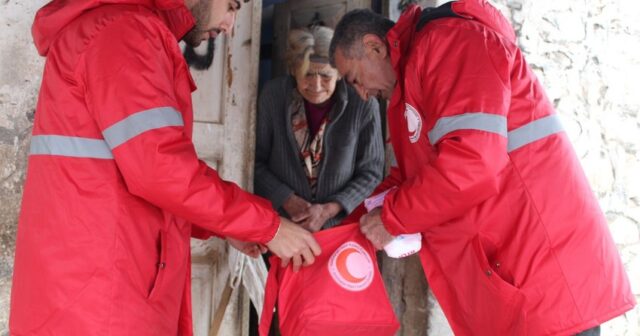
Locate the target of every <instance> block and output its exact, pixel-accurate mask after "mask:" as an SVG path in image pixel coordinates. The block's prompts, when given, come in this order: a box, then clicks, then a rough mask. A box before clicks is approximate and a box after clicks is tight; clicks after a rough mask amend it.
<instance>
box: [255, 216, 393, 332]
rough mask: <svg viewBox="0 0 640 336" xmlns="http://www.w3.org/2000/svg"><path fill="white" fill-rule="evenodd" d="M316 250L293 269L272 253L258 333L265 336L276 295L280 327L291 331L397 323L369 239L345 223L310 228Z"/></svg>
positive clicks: (384, 327) (371, 328)
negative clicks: (318, 250)
mask: <svg viewBox="0 0 640 336" xmlns="http://www.w3.org/2000/svg"><path fill="white" fill-rule="evenodd" d="M314 236H315V238H316V240H317V241H318V243H319V244H320V247H321V248H322V254H321V255H320V256H318V257H316V261H315V263H314V264H313V265H311V266H309V267H302V268H301V269H300V271H299V272H298V273H294V272H293V270H292V268H291V266H287V267H286V268H282V267H280V259H279V258H278V257H276V256H272V257H271V259H270V263H271V269H270V270H269V276H268V278H267V285H266V290H265V300H264V306H263V309H262V316H261V319H260V327H259V331H260V335H261V336H267V335H268V333H269V328H270V326H271V319H272V317H273V308H274V306H275V304H276V299H277V301H278V319H279V321H280V333H281V334H282V335H283V336H288V335H293V336H298V335H332V336H337V335H349V336H383V335H393V334H394V333H395V332H396V330H397V329H398V328H399V324H398V321H397V319H396V316H395V314H394V313H393V308H392V307H391V303H390V302H389V298H388V296H387V292H386V290H385V288H384V283H383V281H382V277H381V276H380V271H379V270H378V263H377V262H376V257H375V256H376V255H375V249H374V248H373V245H371V243H370V242H369V241H368V240H367V239H366V238H365V237H364V236H363V235H362V233H360V229H359V227H358V224H349V225H343V226H338V227H335V228H331V229H328V230H324V231H320V232H318V233H315V234H314Z"/></svg>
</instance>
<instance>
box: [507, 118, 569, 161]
mask: <svg viewBox="0 0 640 336" xmlns="http://www.w3.org/2000/svg"><path fill="white" fill-rule="evenodd" d="M562 130H563V129H562V124H561V123H560V118H558V116H557V115H555V114H552V115H550V116H547V117H544V118H540V119H538V120H535V121H532V122H530V123H528V124H526V125H524V126H521V127H519V128H516V129H515V130H513V131H511V132H509V144H508V146H507V151H508V152H512V151H514V150H516V149H518V148H520V147H522V146H525V145H528V144H530V143H532V142H534V141H538V140H540V139H542V138H544V137H547V136H549V135H552V134H555V133H558V132H562Z"/></svg>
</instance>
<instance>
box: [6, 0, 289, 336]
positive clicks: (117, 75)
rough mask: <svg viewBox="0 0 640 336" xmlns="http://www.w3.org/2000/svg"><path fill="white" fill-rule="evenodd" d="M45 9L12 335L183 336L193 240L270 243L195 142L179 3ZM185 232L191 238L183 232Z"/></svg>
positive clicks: (266, 217) (260, 222)
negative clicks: (197, 236) (215, 236)
mask: <svg viewBox="0 0 640 336" xmlns="http://www.w3.org/2000/svg"><path fill="white" fill-rule="evenodd" d="M108 2H109V1H104V0H101V1H98V0H75V1H62V0H61V1H53V2H51V3H49V4H48V5H47V6H45V7H43V8H42V9H41V10H40V11H39V12H38V14H37V16H36V19H35V22H34V25H33V35H34V39H35V42H36V46H37V47H38V50H39V52H40V53H41V54H42V55H44V56H46V58H47V60H46V64H45V70H44V77H43V80H42V87H41V90H40V96H39V100H38V105H37V110H36V118H35V124H34V127H33V137H32V145H31V154H30V156H29V168H28V172H27V179H26V185H25V189H24V197H23V202H22V211H21V214H20V219H19V225H18V233H17V243H16V257H15V268H14V278H13V288H12V293H11V294H12V298H11V317H10V330H11V333H12V335H13V334H15V335H24V334H52V335H97V334H100V335H125V334H126V335H176V334H181V335H189V334H191V333H192V331H191V329H192V327H191V313H190V310H191V302H190V288H189V283H190V276H189V273H190V268H191V265H190V244H189V242H190V236H191V235H192V231H196V230H195V229H196V227H195V225H198V227H197V228H198V230H197V231H198V232H199V233H200V235H202V233H205V236H206V233H207V232H212V233H216V234H218V235H221V236H229V237H234V238H238V239H242V240H249V241H257V242H262V243H266V242H267V241H269V240H270V239H271V238H272V237H273V236H274V234H275V232H276V230H277V226H278V223H279V219H278V217H277V215H276V213H275V212H274V211H273V210H272V209H271V205H270V204H269V202H268V201H266V200H263V199H260V198H258V197H256V196H253V195H251V194H248V193H246V192H244V191H242V190H241V189H240V188H239V187H238V186H236V185H235V184H233V183H229V182H225V181H223V180H221V179H220V177H219V176H218V174H217V173H216V171H215V170H213V169H211V168H209V167H207V165H205V164H204V163H203V162H202V161H199V160H198V158H197V156H196V152H195V150H194V146H193V143H192V141H191V133H192V123H193V116H192V104H191V92H192V90H193V89H195V86H194V84H193V82H192V80H191V77H190V74H189V70H188V67H187V64H186V63H185V61H184V59H183V57H182V55H181V51H180V49H179V47H178V43H177V39H178V38H180V37H181V36H182V35H184V34H185V33H186V32H187V31H188V30H189V29H190V28H191V27H192V26H193V18H192V16H191V14H190V12H189V11H188V9H187V8H186V7H185V6H184V2H183V1H181V0H172V1H169V0H164V1H161V0H156V1H153V0H126V1H122V0H120V1H117V0H113V1H112V2H113V3H111V4H109V3H108ZM191 223H193V224H194V225H192V224H191Z"/></svg>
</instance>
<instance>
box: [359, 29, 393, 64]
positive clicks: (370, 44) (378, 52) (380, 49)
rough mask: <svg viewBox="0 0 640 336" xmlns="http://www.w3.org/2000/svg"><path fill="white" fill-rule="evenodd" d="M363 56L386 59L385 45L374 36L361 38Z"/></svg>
mask: <svg viewBox="0 0 640 336" xmlns="http://www.w3.org/2000/svg"><path fill="white" fill-rule="evenodd" d="M362 45H364V51H365V54H367V55H369V56H373V57H376V58H385V57H387V43H386V42H385V41H384V40H382V39H381V38H380V37H379V36H378V35H376V34H365V35H364V36H362Z"/></svg>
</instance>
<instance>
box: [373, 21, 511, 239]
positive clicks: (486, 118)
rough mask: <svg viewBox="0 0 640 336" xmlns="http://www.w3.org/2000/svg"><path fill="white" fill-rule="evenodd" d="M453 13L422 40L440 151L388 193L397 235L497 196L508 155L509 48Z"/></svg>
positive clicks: (386, 216) (428, 108)
mask: <svg viewBox="0 0 640 336" xmlns="http://www.w3.org/2000/svg"><path fill="white" fill-rule="evenodd" d="M445 20H449V21H448V22H452V20H460V19H443V21H442V22H443V23H444V24H442V25H439V26H435V27H431V31H430V32H429V34H428V35H426V37H425V38H424V39H423V40H422V42H419V44H417V45H416V48H420V49H421V50H420V51H421V52H422V55H421V56H422V58H421V59H423V60H424V63H423V64H422V69H421V71H420V74H421V78H422V80H421V83H415V84H416V85H418V86H421V87H422V92H423V97H425V99H424V100H423V103H422V104H421V105H420V106H419V110H421V112H422V115H423V119H425V120H435V123H433V122H432V123H431V124H433V126H431V127H430V128H429V129H428V133H427V134H428V138H429V142H430V143H431V144H432V145H433V146H434V147H435V149H436V153H437V156H436V158H435V160H433V161H432V162H430V163H429V164H427V165H425V166H424V167H422V168H421V170H420V171H419V172H418V173H417V174H416V175H415V176H412V177H411V178H409V179H408V180H406V181H404V182H403V183H402V184H401V185H400V186H399V188H398V189H396V190H394V191H392V192H390V193H389V194H388V195H387V197H386V198H385V202H384V205H383V210H382V220H383V223H384V224H385V227H386V228H387V229H388V230H389V232H390V233H392V234H394V235H397V234H401V233H414V232H421V231H426V230H427V229H429V228H430V227H433V226H436V225H439V224H443V223H445V222H447V221H449V220H452V219H454V218H456V217H460V216H462V215H464V214H466V213H467V212H468V211H469V210H470V209H471V208H473V207H475V206H476V205H478V204H479V203H481V202H483V201H485V200H487V199H488V198H490V197H492V196H494V195H496V194H497V193H498V192H499V174H500V172H501V171H502V170H503V169H504V167H505V166H506V164H507V162H508V156H507V122H506V116H507V112H508V110H509V103H510V95H511V91H510V84H509V69H510V64H511V59H512V56H511V55H510V53H509V49H508V48H507V47H506V46H505V45H504V44H503V43H504V42H503V41H502V40H501V39H500V38H499V37H498V36H497V35H496V34H494V33H492V32H489V31H484V30H482V29H480V28H478V27H477V26H476V27H474V28H469V27H465V28H456V26H452V25H447V24H446V22H447V21H445ZM426 113H430V115H428V116H425V114H426Z"/></svg>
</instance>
